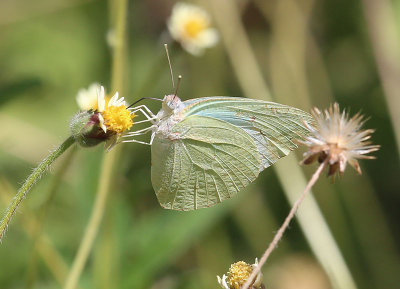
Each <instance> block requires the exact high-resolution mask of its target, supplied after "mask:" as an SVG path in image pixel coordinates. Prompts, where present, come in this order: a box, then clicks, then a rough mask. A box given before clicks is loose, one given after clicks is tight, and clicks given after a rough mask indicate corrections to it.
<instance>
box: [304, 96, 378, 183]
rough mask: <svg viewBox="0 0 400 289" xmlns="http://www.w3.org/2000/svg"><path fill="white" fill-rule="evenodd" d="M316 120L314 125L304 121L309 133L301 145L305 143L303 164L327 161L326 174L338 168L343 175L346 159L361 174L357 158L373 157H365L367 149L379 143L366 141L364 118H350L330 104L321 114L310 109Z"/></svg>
mask: <svg viewBox="0 0 400 289" xmlns="http://www.w3.org/2000/svg"><path fill="white" fill-rule="evenodd" d="M311 113H312V115H313V116H314V118H315V120H316V127H313V126H310V125H308V124H307V127H308V129H309V130H310V132H311V135H310V136H308V137H306V138H305V140H304V141H299V142H300V143H301V144H304V145H306V146H308V151H307V152H305V153H304V160H303V161H302V163H303V164H310V163H312V162H313V161H314V160H316V159H318V161H319V162H320V163H322V162H324V161H325V160H327V163H328V166H329V172H328V175H329V176H334V175H335V173H336V172H337V171H338V172H339V174H343V172H344V171H345V169H346V165H347V162H348V163H349V164H350V165H351V166H352V167H353V168H354V169H355V170H356V171H357V173H359V174H361V168H360V166H359V164H358V161H357V159H374V158H375V157H373V156H367V155H366V154H368V153H370V152H374V151H377V150H378V149H379V147H380V146H379V145H371V142H370V141H368V139H370V137H371V133H373V132H374V130H372V129H366V130H362V129H361V127H362V125H363V124H364V122H365V121H364V117H363V116H362V115H361V114H359V113H357V114H356V115H354V116H353V117H352V118H349V115H348V114H347V113H346V112H345V111H343V112H340V109H339V105H338V104H337V103H335V104H333V106H331V107H330V108H329V109H328V110H325V111H324V113H322V112H321V111H319V110H318V109H317V108H314V109H313V110H312V111H311Z"/></svg>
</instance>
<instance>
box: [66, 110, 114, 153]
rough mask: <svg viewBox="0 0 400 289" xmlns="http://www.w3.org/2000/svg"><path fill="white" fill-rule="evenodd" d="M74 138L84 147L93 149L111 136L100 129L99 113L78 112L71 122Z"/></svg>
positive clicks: (91, 111) (89, 111)
mask: <svg viewBox="0 0 400 289" xmlns="http://www.w3.org/2000/svg"><path fill="white" fill-rule="evenodd" d="M70 129H71V133H72V136H73V137H74V138H75V140H76V142H77V143H78V144H80V145H81V146H83V147H92V146H95V145H98V144H99V143H101V142H103V141H105V140H107V139H108V138H109V137H110V135H109V133H105V132H104V130H103V129H102V128H101V127H100V120H99V113H98V112H94V111H93V110H88V111H82V112H78V113H77V114H75V115H74V117H73V118H72V119H71V122H70Z"/></svg>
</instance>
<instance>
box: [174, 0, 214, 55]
mask: <svg viewBox="0 0 400 289" xmlns="http://www.w3.org/2000/svg"><path fill="white" fill-rule="evenodd" d="M210 24H211V20H210V16H209V14H208V13H207V11H205V10H204V9H202V8H200V7H198V6H195V5H192V4H187V3H177V4H175V6H174V7H173V8H172V14H171V17H170V18H169V20H168V29H169V32H170V34H171V36H172V37H173V38H174V39H175V40H176V41H178V42H179V43H180V44H181V45H182V47H183V48H184V49H185V50H186V51H188V52H189V53H191V54H193V55H201V54H202V53H203V51H204V49H205V48H208V47H211V46H214V45H215V44H216V43H217V42H218V39H219V37H218V32H217V31H216V29H214V28H210Z"/></svg>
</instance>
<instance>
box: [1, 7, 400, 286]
mask: <svg viewBox="0 0 400 289" xmlns="http://www.w3.org/2000/svg"><path fill="white" fill-rule="evenodd" d="M392 2H393V3H392V4H393V7H392V8H393V13H395V16H397V18H399V19H400V10H399V7H400V2H399V1H397V0H396V1H392ZM110 3H112V1H110V2H107V1H87V0H74V1H67V0H57V1H52V0H41V1H29V0H5V1H0V68H1V69H0V121H1V129H0V210H1V212H3V210H4V209H5V207H6V205H7V203H8V201H9V200H10V198H11V197H12V196H13V195H14V194H15V191H16V190H17V189H18V187H19V185H20V184H21V182H22V180H23V179H24V178H25V177H26V176H27V175H28V174H29V172H30V171H31V168H32V167H33V166H34V165H36V163H38V162H39V161H40V160H41V159H42V158H43V157H44V156H45V155H46V154H47V153H48V151H49V150H50V149H51V148H53V147H54V146H55V145H57V144H59V143H61V141H62V140H63V139H65V138H66V137H67V136H68V134H69V129H68V122H69V119H70V117H71V116H72V115H73V114H74V113H75V112H76V111H77V110H78V108H77V105H76V102H75V95H76V93H77V92H78V90H79V89H80V88H82V87H88V86H89V84H91V83H92V82H99V83H102V84H103V85H105V86H106V87H107V88H108V89H109V90H110V71H111V69H110V64H111V55H110V53H111V48H110V47H109V46H108V44H107V40H106V39H107V34H108V33H109V31H108V29H109V28H108V27H109V23H110V19H109V5H110ZM173 3H174V2H173V1H160V0H146V1H130V2H129V11H128V15H127V17H128V18H127V19H128V29H127V31H128V55H127V59H126V65H127V76H126V81H127V84H128V85H127V86H128V89H126V91H127V93H126V95H123V96H124V97H125V98H126V99H127V100H128V102H133V101H135V100H137V99H138V98H140V97H144V96H147V97H157V98H161V97H163V96H164V95H165V94H169V93H171V92H172V90H173V89H172V86H171V82H170V75H169V70H168V64H167V60H166V57H165V56H164V50H163V49H164V48H163V45H162V44H163V43H164V41H166V39H167V38H168V37H167V36H166V33H167V32H166V19H167V17H168V15H169V13H170V11H171V7H172V5H173ZM207 3H208V1H198V2H197V4H200V5H202V6H203V7H205V8H207V7H208V6H207ZM238 5H239V7H240V9H241V14H242V21H243V24H244V26H245V28H246V32H247V34H248V37H249V39H250V43H251V45H252V49H254V51H255V54H256V57H257V60H258V64H259V65H260V68H261V69H262V72H263V73H264V77H265V79H266V81H267V83H268V84H269V87H270V89H271V91H272V94H273V95H274V96H276V99H279V100H280V101H281V102H284V103H285V104H288V105H292V106H297V107H300V108H302V109H306V110H308V109H310V107H311V106H314V105H318V106H319V107H320V108H324V107H327V106H328V105H329V103H330V102H332V101H333V100H336V101H338V102H339V103H340V105H341V107H349V109H351V112H353V113H355V112H358V111H359V110H361V111H362V113H363V114H365V115H367V116H369V117H370V119H369V120H368V122H367V124H366V125H367V127H368V128H375V129H376V132H375V133H374V135H373V141H374V143H376V144H380V145H382V148H381V150H380V151H378V152H377V153H375V155H376V156H377V160H374V161H365V162H363V161H361V166H362V168H363V175H362V176H358V175H356V174H355V173H354V172H352V171H350V170H348V171H347V172H346V174H345V175H344V176H343V178H341V179H339V180H338V181H337V183H336V184H335V185H332V184H330V183H329V180H328V179H325V178H322V179H321V180H320V181H319V183H318V184H317V185H316V187H315V189H314V192H315V197H316V198H317V200H318V202H319V205H320V207H321V210H322V212H323V214H324V215H325V217H326V219H327V222H328V224H329V226H330V228H331V230H332V232H333V234H334V236H335V239H336V241H337V242H338V244H339V247H340V249H341V250H342V252H343V255H344V256H345V259H346V262H347V263H348V265H349V268H350V270H351V273H352V274H353V276H354V278H355V280H356V282H357V285H358V286H359V288H366V289H373V288H381V289H393V288H397V287H398V286H399V285H398V284H400V275H399V274H398V272H400V254H399V250H400V246H399V244H400V230H399V224H398V221H399V219H400V213H399V212H400V211H399V209H398V208H399V206H400V178H399V176H400V167H399V156H398V154H397V147H396V143H395V138H394V135H393V129H392V123H391V118H390V115H389V113H388V110H387V102H386V98H385V95H384V93H383V90H382V85H381V80H380V78H379V74H378V71H377V68H376V64H375V59H374V54H373V53H372V47H371V43H370V38H369V37H368V33H367V26H366V23H365V19H364V14H363V9H362V5H361V3H360V2H359V1H355V0H351V1H348V0H347V1H345V0H326V1H316V0H315V1H312V0H311V1H294V0H273V1H262V0H258V1H256V0H252V1H250V0H249V1H246V0H242V1H238ZM398 23H399V25H398V27H397V29H398V31H399V33H400V20H399V21H398ZM399 35H400V34H399ZM170 53H171V58H172V62H173V68H174V71H175V73H179V74H182V75H183V80H182V83H181V86H180V90H179V95H180V97H181V98H182V99H189V98H194V97H201V96H212V95H231V96H243V92H242V91H241V90H240V86H239V84H238V80H237V78H236V76H235V74H234V72H233V69H232V65H231V63H230V62H229V58H228V56H227V52H226V50H225V48H224V46H223V45H222V44H219V45H217V46H216V47H214V48H210V49H208V50H207V51H206V52H205V54H204V55H203V56H201V57H195V56H192V55H190V54H188V53H186V52H185V51H183V50H182V49H181V48H180V47H179V45H174V46H172V47H170ZM399 81H400V80H399ZM110 93H112V94H113V93H114V92H110ZM146 105H148V106H149V107H150V108H151V109H152V110H153V111H155V112H157V110H158V109H159V107H160V103H159V102H156V101H150V100H148V101H147V102H146ZM398 145H400V144H398ZM300 151H301V149H300ZM102 156H103V149H102V147H96V148H93V149H80V148H78V149H77V150H76V151H75V152H74V153H73V154H71V155H69V156H67V155H66V156H65V157H64V158H62V159H60V160H59V161H58V162H57V163H56V165H55V166H54V167H53V169H52V170H51V173H50V174H49V175H48V176H46V177H45V178H44V179H43V180H41V181H40V182H39V183H38V184H37V185H36V186H35V187H34V189H33V190H32V192H31V193H30V195H29V197H28V198H27V199H26V200H25V201H24V204H23V206H21V208H20V209H19V214H18V215H17V216H16V217H15V219H14V220H13V222H12V224H11V226H10V228H9V231H8V233H7V235H6V237H5V239H4V241H3V242H2V244H0V288H7V289H12V288H60V286H61V285H60V284H59V282H61V283H62V280H63V278H65V274H66V272H68V271H66V270H68V268H69V267H70V266H71V263H72V261H73V258H74V256H75V254H76V250H77V247H78V245H79V242H80V240H81V236H82V234H83V231H84V228H85V226H86V223H87V220H88V217H89V214H90V212H91V208H92V205H93V199H94V193H95V191H96V186H97V183H98V176H99V167H100V162H101V158H102ZM68 157H70V158H72V159H71V163H70V164H69V165H68V166H67V167H66V168H65V171H63V163H65V162H66V161H67V158H68ZM284 161H285V160H281V162H284ZM150 166H151V161H150V147H148V146H143V145H139V144H123V157H122V158H121V159H120V161H119V163H118V168H117V174H116V177H115V179H114V180H113V189H112V192H111V197H110V198H109V199H108V204H107V212H106V216H105V219H104V221H103V224H102V227H101V231H100V234H99V237H98V239H97V241H96V244H95V247H94V250H93V253H92V255H91V257H90V260H89V262H88V264H87V267H86V269H85V270H84V272H83V276H82V278H81V280H80V284H79V286H80V288H188V289H189V288H191V289H195V288H217V286H218V284H217V282H216V275H222V274H223V273H225V272H226V271H227V268H228V267H229V264H231V263H232V262H234V261H238V260H239V259H243V260H245V261H247V262H250V263H251V262H252V261H253V260H254V257H256V256H260V255H261V254H262V252H263V250H264V249H265V248H266V246H267V245H268V243H269V241H270V240H271V239H272V237H273V235H274V232H275V231H276V230H277V228H278V227H279V225H280V223H281V222H282V221H283V219H284V217H285V216H286V214H287V212H288V210H289V206H288V204H287V201H286V199H285V197H284V195H283V193H282V189H281V188H280V185H279V182H278V180H277V178H276V176H275V174H274V171H273V170H272V169H268V170H266V171H265V172H263V173H262V174H261V175H260V177H259V178H258V179H257V181H256V182H255V183H254V184H252V185H250V186H249V187H248V189H246V190H245V191H243V192H242V193H241V194H240V195H239V196H237V197H235V198H234V199H232V200H229V201H226V202H225V203H223V204H220V205H218V206H215V207H213V208H210V209H204V210H199V211H194V212H174V211H167V210H163V209H162V208H161V207H160V206H159V204H158V203H157V199H156V196H155V194H154V192H153V189H152V187H151V182H150ZM60 170H61V172H62V173H60V174H59V175H61V180H60V183H59V184H58V185H57V184H56V185H55V183H56V182H57V180H58V179H57V178H58V177H57V174H58V172H60ZM312 170H313V168H305V171H306V173H307V175H310V174H311V173H312ZM288 178H290V176H289V175H288ZM52 191H55V193H54V196H53V197H50V195H51V194H53V193H52ZM299 194H300V192H299ZM49 198H50V199H51V201H50V202H49ZM300 210H301V208H300ZM43 212H45V214H44V215H45V217H44V218H42V217H41V216H42V215H43ZM37 224H41V227H42V232H43V233H42V237H41V239H39V242H36V244H37V247H36V249H34V248H33V244H35V240H34V239H35V234H34V231H35V227H36V226H37ZM40 240H42V241H40ZM264 273H265V278H264V282H265V284H266V285H267V288H282V289H283V288H285V289H286V288H319V289H322V288H330V285H329V282H328V281H327V279H326V276H325V274H324V272H323V271H322V269H321V267H320V266H319V265H318V264H317V262H316V261H315V259H314V257H313V255H312V253H311V251H310V249H309V247H308V245H307V243H306V241H305V239H304V237H303V235H302V232H301V229H300V228H299V226H298V225H297V224H296V221H294V222H293V224H292V225H291V229H290V230H289V231H288V232H287V233H286V235H285V236H284V240H283V241H282V242H281V244H280V246H279V248H278V250H276V251H275V252H274V253H273V255H272V257H271V259H270V261H269V263H268V264H267V265H266V267H265V268H264ZM57 276H58V277H57ZM294 278H296V281H295V280H294ZM344 289H345V288H344Z"/></svg>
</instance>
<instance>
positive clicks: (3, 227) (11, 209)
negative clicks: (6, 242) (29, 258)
mask: <svg viewBox="0 0 400 289" xmlns="http://www.w3.org/2000/svg"><path fill="white" fill-rule="evenodd" d="M73 143H75V139H74V138H73V137H72V136H70V137H69V138H68V139H66V140H65V141H64V142H63V143H62V144H61V145H60V146H59V147H58V148H56V149H55V150H53V151H52V152H51V153H50V154H49V155H48V156H47V157H46V158H45V159H44V160H43V161H42V162H41V163H40V164H39V165H38V166H37V167H36V168H35V169H34V170H33V172H32V173H31V174H30V175H29V177H28V178H27V179H26V180H25V182H24V184H23V185H22V187H21V188H20V189H19V191H18V193H17V195H16V196H15V197H14V199H13V201H12V202H11V204H10V205H9V206H8V208H7V211H6V213H5V215H4V217H3V219H2V220H1V224H0V241H1V240H2V239H3V236H4V234H5V232H6V231H7V227H8V224H9V223H10V221H11V219H12V217H13V216H14V214H15V212H16V210H17V208H18V206H19V204H20V203H21V202H22V200H23V199H24V198H25V196H26V194H27V193H28V192H29V190H30V189H31V188H32V186H33V185H34V184H35V183H36V182H37V181H38V180H39V179H40V178H41V177H42V175H43V174H44V173H45V172H46V171H47V170H48V169H49V167H50V165H51V164H52V163H53V162H54V161H55V160H56V159H57V158H58V157H59V156H60V155H62V154H63V153H64V152H65V151H66V150H67V149H68V148H69V147H70V146H71V145H72V144H73Z"/></svg>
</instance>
